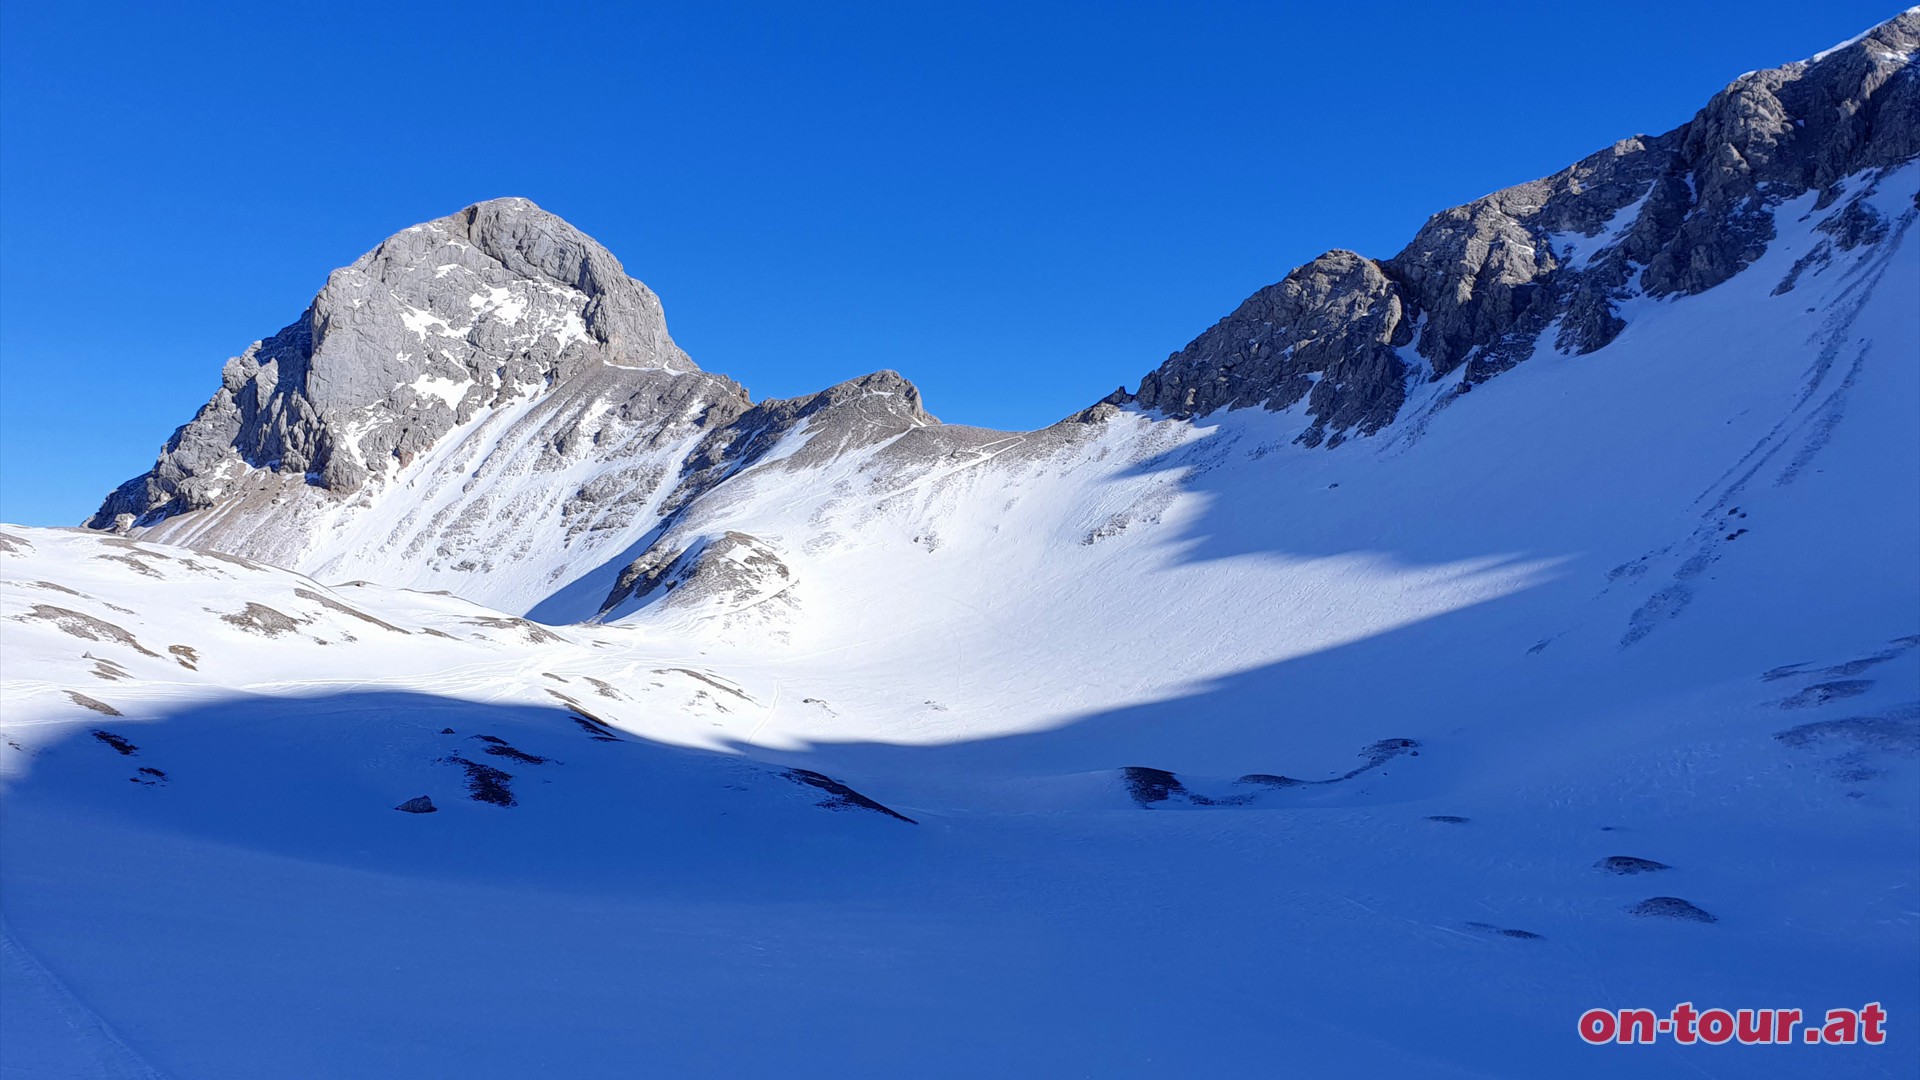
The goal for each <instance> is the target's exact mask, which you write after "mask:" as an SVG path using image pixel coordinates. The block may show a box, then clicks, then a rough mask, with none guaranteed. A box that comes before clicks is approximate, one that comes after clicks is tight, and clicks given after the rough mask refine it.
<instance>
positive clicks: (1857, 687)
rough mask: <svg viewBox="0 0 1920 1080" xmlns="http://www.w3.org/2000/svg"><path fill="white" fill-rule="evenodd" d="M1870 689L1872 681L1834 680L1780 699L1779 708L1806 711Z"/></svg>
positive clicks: (1816, 684) (1856, 695) (1815, 684)
mask: <svg viewBox="0 0 1920 1080" xmlns="http://www.w3.org/2000/svg"><path fill="white" fill-rule="evenodd" d="M1872 687H1873V680H1872V679H1834V680H1832V681H1830V682H1822V683H1814V684H1813V685H1812V686H1808V687H1806V688H1804V689H1802V690H1801V691H1800V692H1799V693H1797V694H1795V695H1793V696H1792V697H1789V698H1784V699H1782V700H1781V701H1780V707H1781V708H1783V709H1806V708H1811V707H1813V706H1816V705H1825V704H1826V703H1827V702H1829V701H1838V700H1840V699H1841V698H1850V697H1858V696H1859V695H1861V694H1864V693H1866V692H1867V691H1868V690H1870V689H1872Z"/></svg>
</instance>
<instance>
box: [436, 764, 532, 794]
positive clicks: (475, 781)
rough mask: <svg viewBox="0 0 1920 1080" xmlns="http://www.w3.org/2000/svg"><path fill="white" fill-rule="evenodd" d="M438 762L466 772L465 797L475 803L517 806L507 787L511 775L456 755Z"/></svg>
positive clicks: (510, 790) (510, 780) (511, 779)
mask: <svg viewBox="0 0 1920 1080" xmlns="http://www.w3.org/2000/svg"><path fill="white" fill-rule="evenodd" d="M440 760H442V761H445V762H447V763H448V764H450V765H458V766H460V767H461V768H463V769H465V770H466V771H467V796H468V797H469V798H471V799H473V800H474V801H475V802H483V803H492V804H493V805H495V806H517V805H519V802H518V800H516V799H515V798H514V797H513V789H512V788H511V787H509V786H508V785H509V784H511V783H512V781H513V774H512V773H510V772H506V771H504V770H501V769H496V768H494V767H493V766H491V765H483V764H481V763H480V762H478V761H470V760H468V759H466V758H463V757H461V756H459V755H458V754H455V755H452V756H450V757H445V758H441V759H440Z"/></svg>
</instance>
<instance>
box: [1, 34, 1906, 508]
mask: <svg viewBox="0 0 1920 1080" xmlns="http://www.w3.org/2000/svg"><path fill="white" fill-rule="evenodd" d="M1203 7H1204V10H1202V8H1203ZM1897 10H1898V9H1897V7H1896V6H1894V5H1893V4H1885V5H1882V4H1870V3H1855V2H1849V0H1821V2H1818V3H1811V2H1808V0H1749V2H1745V3H1740V4H1727V3H1724V2H1720V3H1695V2H1680V0H1660V2H1658V3H1648V2H1640V0H1624V2H1616V3H1610V4H1607V5H1604V6H1595V5H1590V4H1556V3H1538V2H1533V3H1524V4H1479V5H1467V4H1459V5H1456V4H1433V3H1373V4H1365V3H1337V4H1301V3H1217V4H1211V5H1199V4H1192V3H1169V4H1159V5H1140V4H1096V3H1086V4H1064V3H1063V4H1044V3H1022V4H1011V5H1007V6H1004V7H1000V6H989V5H980V4H956V5H938V6H935V5H919V4H899V3H884V4H872V5H865V4H833V3H825V4H821V5H799V4H764V5H736V4H720V3H672V4H666V3H661V4H634V5H620V6H614V5H608V6H606V7H605V8H603V9H601V10H599V11H598V12H597V13H591V14H590V13H587V12H586V11H584V10H581V11H573V10H569V11H565V12H563V11H561V10H558V9H557V8H556V9H555V10H551V11H548V10H540V9H538V8H537V7H536V6H535V5H528V4H505V3H493V2H488V0H473V2H469V3H465V4H457V5H456V4H448V5H445V6H442V7H438V8H429V7H428V6H425V5H415V4H410V3H405V2H393V0H389V2H385V3H379V4H357V3H330V4H323V5H310V4H307V5H285V4H271V3H268V4H261V3H250V4H245V5H233V6H231V7H227V8H225V9H219V8H218V7H217V6H216V5H161V4H141V5H117V4H85V3H74V4H45V3H43V4H36V3H25V2H21V3H13V4H9V5H8V6H7V9H6V13H5V16H4V18H3V19H0V518H4V519H5V520H8V521H16V522H24V523H28V524H71V523H73V522H76V521H78V520H79V519H80V518H82V517H83V516H85V515H86V514H87V513H89V512H91V511H92V509H93V508H94V507H95V506H96V505H97V504H98V502H99V500H100V498H101V497H102V496H103V495H105V493H106V492H107V491H108V489H110V488H112V487H113V486H114V485H115V484H118V483H119V482H120V481H122V480H124V479H126V478H127V477H129V476H132V475H135V474H137V473H139V472H141V471H143V470H145V469H146V468H147V467H148V466H149V465H150V463H151V462H152V460H153V457H154V454H155V452H156V451H157V450H158V448H159V446H160V444H161V443H162V442H163V441H164V440H165V439H166V437H167V436H168V435H169V434H170V433H171V432H172V430H173V429H174V428H175V427H176V426H178V425H179V424H181V423H184V422H185V421H186V420H187V419H189V418H190V417H191V416H192V414H193V411H194V410H195V409H196V408H197V407H198V406H199V405H200V404H201V403H202V402H204V401H205V400H206V399H207V398H208V397H209V396H210V395H211V393H212V392H213V390H214V389H215V388H216V387H217V385H218V382H219V370H220V365H221V364H222V363H223V362H224V361H225V360H226V358H227V357H229V356H232V355H234V354H236V353H238V352H240V351H241V350H243V349H244V348H245V347H246V346H247V344H248V343H249V342H251V341H253V340H254V339H256V338H259V337H262V336H265V335H267V334H271V333H272V332H274V331H275V330H277V329H279V328H280V327H281V326H284V325H286V324H287V323H289V322H291V321H292V320H293V319H294V318H296V317H297V316H298V315H299V314H300V312H301V310H302V309H303V308H304V307H305V305H306V303H307V301H308V300H309V299H310V298H311V297H312V295H313V293H314V292H315V291H316V290H317V289H318V288H319V287H320V285H321V284H322V283H323V282H324V281H325V278H326V275H327V272H328V271H329V270H331V269H332V268H334V267H336V266H340V265H342V264H345V263H347V262H350V261H351V260H353V259H354V258H355V257H357V256H358V255H360V254H361V253H362V252H363V251H365V250H367V249H368V248H370V247H372V246H373V245H374V244H376V243H377V242H379V241H380V240H381V239H382V238H384V237H386V236H387V235H388V234H390V233H392V232H394V231H396V230H398V229H401V228H404V227H405V226H407V225H410V224H413V223H415V222H419V221H424V220H427V219H429V218H433V217H438V216H440V215H443V214H447V213H450V212H452V211H454V210H456V209H458V208H460V207H462V206H464V205H466V204H468V203H471V202H474V201H476V200H479V199H485V198H492V197H495V196H500V195H523V196H526V197H528V198H531V199H533V200H534V201H536V202H538V203H540V204H541V205H543V206H545V207H547V208H548V209H549V210H552V211H554V212H556V213H558V214H560V215H562V216H564V217H566V218H567V219H569V220H571V221H572V222H573V223H574V224H576V225H578V226H579V227H580V228H582V229H584V230H585V231H586V232H588V233H589V234H591V235H593V236H595V237H597V238H598V239H599V240H601V241H602V242H603V243H605V244H606V245H607V246H608V247H609V248H611V249H612V250H613V252H614V254H615V255H617V256H618V257H619V258H620V259H621V260H622V261H623V262H624V263H625V264H626V267H627V270H628V272H629V273H631V274H633V275H634V276H635V277H638V278H640V279H641V280H643V281H646V282H647V283H648V284H649V285H651V286H652V287H653V288H654V289H655V290H657V291H658V292H659V293H660V294H661V296H662V298H663V299H664V301H665V303H666V309H667V319H668V325H669V327H670V328H671V330H672V331H673V334H674V337H675V338H676V339H677V340H678V341H679V342H680V343H681V345H682V346H683V347H685V348H686V349H687V351H688V352H689V353H691V354H692V355H693V358H694V360H695V361H696V362H698V363H699V364H700V365H701V366H702V367H705V368H707V369H709V370H713V371H719V372H724V373H726V374H728V375H731V376H733V377H734V378H737V379H739V380H740V381H742V382H743V383H745V384H746V385H747V386H748V388H749V389H751V390H752V391H753V393H754V395H755V397H756V398H758V397H764V396H787V395H792V394H799V393H805V392H808V391H812V390H816V389H819V388H821V387H824V386H826V385H828V384H830V383H833V382H836V381H838V380H841V379H844V378H848V377H851V376H854V375H858V374H861V373H863V372H867V371H871V370H874V369H877V368H883V367H891V368H896V369H898V370H900V371H902V372H903V373H905V374H906V375H907V376H908V377H909V378H911V379H913V380H914V381H916V382H917V383H919V385H920V386H921V388H922V390H923V391H924V392H925V395H926V400H927V403H928V407H929V408H930V409H931V410H932V411H933V412H935V413H936V414H938V415H940V416H941V417H942V418H944V419H946V420H949V421H958V422H965V423H975V424H985V425H990V426H996V427H1033V426H1037V425H1041V424H1045V423H1049V422H1051V421H1053V420H1056V419H1058V418H1060V417H1061V416H1064V415H1066V414H1067V413H1069V412H1072V411H1074V410H1076V409H1078V408H1081V407H1083V406H1085V405H1086V404H1088V403H1090V402H1092V401H1094V400H1095V399H1097V398H1099V397H1100V396H1102V395H1104V394H1106V393H1107V392H1108V391H1110V390H1112V389H1113V388H1114V387H1115V386H1116V385H1118V384H1120V383H1123V382H1124V383H1126V384H1127V385H1128V386H1132V385H1135V383H1136V382H1137V380H1138V379H1139V377H1140V375H1141V374H1143V373H1144V372H1146V371H1148V370H1149V369H1151V368H1152V367H1153V366H1154V365H1155V364H1157V363H1158V362H1159V361H1160V360H1162V359H1163V358H1165V356H1166V354H1167V353H1168V352H1170V351H1172V350H1174V349H1177V348H1179V347H1180V346H1181V345H1183V344H1185V343H1186V342H1187V341H1188V340H1189V339H1191V338H1192V337H1193V336H1195V335H1196V334H1198V333H1199V332H1201V331H1202V330H1204V329H1206V328H1207V326H1209V325H1210V324H1211V323H1212V322H1213V321H1214V320H1215V319H1217V318H1219V317H1220V316H1221V315H1223V314H1225V313H1226V312H1228V311H1229V310H1231V309H1232V308H1233V307H1234V306H1235V305H1236V304H1237V303H1238V302H1239V301H1240V300H1241V299H1242V298H1244V297H1245V296H1246V295H1247V294H1248V293H1250V292H1252V291H1253V290H1255V289H1257V288H1259V287H1261V286H1263V285H1265V284H1268V283H1269V282H1272V281H1275V280H1278V279H1279V278H1280V277H1281V276H1282V275H1284V274H1285V273H1286V272H1287V270H1289V269H1290V268H1292V267H1293V266H1295V265H1297V264H1299V263H1301V262H1304V261H1305V260H1307V259H1309V258H1311V257H1313V256H1314V255H1316V254H1318V253H1319V252H1321V251H1323V250H1326V249H1328V248H1332V247H1347V248H1353V249H1356V250H1358V251H1361V252H1364V253H1366V254H1370V255H1375V256H1380V257H1384V256H1386V255H1390V254H1392V253H1393V252H1395V251H1396V250H1398V249H1399V248H1400V246H1401V245H1402V244H1403V243H1405V241H1406V240H1407V239H1408V238H1410V236H1411V235H1412V233H1413V231H1414V230H1415V229H1416V228H1418V227H1419V225H1420V223H1421V222H1422V221H1424V220H1425V218H1426V217H1427V215H1429V214H1430V213H1432V212H1434V211H1436V210H1440V209H1443V208H1445V207H1447V206H1450V205H1454V204H1457V203H1460V202H1464V201H1466V200H1468V199H1471V198H1474V197H1475V196H1478V195H1481V194H1484V193H1486V192H1488V191H1491V190H1494V189H1496V188H1500V187H1503V186H1506V185H1508V184H1513V183H1517V182H1520V181H1524V180H1528V179H1532V178H1534V177H1536V176H1540V175H1544V174H1546V173H1549V172H1552V171H1554V170H1556V169H1559V168H1561V167H1562V166H1564V165H1567V164H1569V163H1571V162H1572V161H1573V160H1575V159H1576V158H1578V157H1580V156H1582V155H1585V154H1587V153H1589V152H1591V151H1594V150H1597V149H1600V148H1601V147H1604V146H1606V145H1608V144H1609V143H1611V142H1612V141H1613V140H1615V139H1617V138H1620V137H1623V136H1626V135H1631V134H1634V133H1637V132H1659V131H1664V130H1666V129H1668V128H1670V127H1673V126H1674V125H1677V124H1679V123H1681V122H1683V121H1685V120H1686V119H1687V118H1688V117H1689V116H1691V115H1692V114H1693V112H1694V110H1695V109H1696V108H1698V107H1699V105H1700V104H1702V103H1703V102H1704V101H1705V100H1706V98H1707V97H1708V96H1709V95H1710V94H1712V93H1713V92H1714V91H1715V90H1716V89H1718V88H1719V87H1720V86H1722V85H1723V84H1724V83H1726V82H1727V81H1728V80H1729V79H1731V78H1732V77H1734V76H1736V75H1738V74H1739V73H1741V72H1742V71H1746V70H1749V69H1753V68H1760V67H1769V66H1772V65H1775V64H1779V63H1783V62H1785V61H1789V60H1793V59H1797V58H1800V57H1803V56H1806V55H1808V54H1810V53H1813V52H1815V51H1818V50H1819V49H1822V48H1824V47H1826V46H1828V45H1830V44H1833V43H1835V42H1837V41H1839V40H1842V39H1844V38H1847V37H1850V36H1851V35H1853V34H1855V33H1857V32H1858V31H1860V30H1862V29H1865V28H1866V27H1868V26H1870V25H1872V24H1873V23H1875V22H1878V21H1879V20H1881V19H1884V18H1887V17H1889V16H1891V15H1893V14H1894V13H1895V12H1896V11H1897Z"/></svg>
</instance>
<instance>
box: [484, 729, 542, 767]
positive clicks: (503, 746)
mask: <svg viewBox="0 0 1920 1080" xmlns="http://www.w3.org/2000/svg"><path fill="white" fill-rule="evenodd" d="M474 738H476V739H479V740H480V741H482V742H484V743H486V744H487V753H489V754H492V755H493V756H494V757H503V758H512V759H513V760H514V761H518V762H520V763H521V764H523V765H545V764H547V763H548V762H550V761H552V760H553V759H552V758H544V757H541V756H540V755H538V754H529V753H527V752H526V751H524V750H519V749H515V748H514V746H513V744H512V743H509V742H507V740H505V739H502V738H500V737H499V736H497V735H475V736H474Z"/></svg>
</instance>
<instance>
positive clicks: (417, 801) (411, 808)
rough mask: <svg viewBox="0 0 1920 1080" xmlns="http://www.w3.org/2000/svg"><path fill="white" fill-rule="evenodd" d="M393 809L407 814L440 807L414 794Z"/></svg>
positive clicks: (422, 796)
mask: <svg viewBox="0 0 1920 1080" xmlns="http://www.w3.org/2000/svg"><path fill="white" fill-rule="evenodd" d="M507 805H509V806H510V805H512V804H511V803H508V804H507ZM394 809H395V810H403V811H405V812H407V813H409V814H431V813H434V812H435V811H437V810H439V809H440V808H439V807H437V806H435V805H433V800H432V799H430V798H428V797H426V796H425V795H415V796H414V797H413V798H411V799H408V800H407V801H406V802H403V803H401V804H400V805H399V806H396V807H394Z"/></svg>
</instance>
